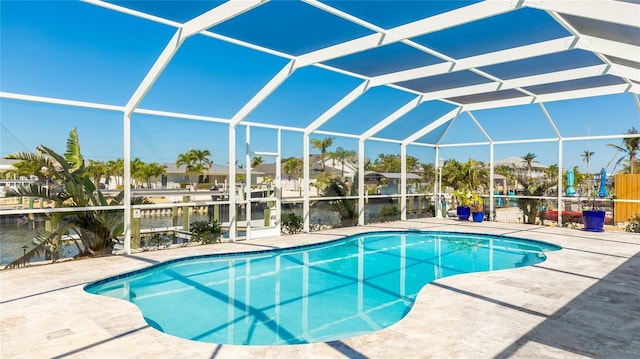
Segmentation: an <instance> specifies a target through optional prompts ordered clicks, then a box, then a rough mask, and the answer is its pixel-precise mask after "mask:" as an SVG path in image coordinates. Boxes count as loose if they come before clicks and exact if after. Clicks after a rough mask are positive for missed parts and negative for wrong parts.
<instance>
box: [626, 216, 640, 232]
mask: <svg viewBox="0 0 640 359" xmlns="http://www.w3.org/2000/svg"><path fill="white" fill-rule="evenodd" d="M625 231H627V232H631V233H640V214H638V215H636V216H635V217H633V218H632V219H631V221H629V223H628V224H627V227H626V228H625Z"/></svg>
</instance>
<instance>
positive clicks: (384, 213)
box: [378, 205, 400, 222]
mask: <svg viewBox="0 0 640 359" xmlns="http://www.w3.org/2000/svg"><path fill="white" fill-rule="evenodd" d="M378 216H379V217H380V222H389V221H396V220H398V219H400V210H399V209H398V207H396V206H394V205H389V206H384V207H382V209H381V210H380V214H379V215H378Z"/></svg>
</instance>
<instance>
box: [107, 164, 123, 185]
mask: <svg viewBox="0 0 640 359" xmlns="http://www.w3.org/2000/svg"><path fill="white" fill-rule="evenodd" d="M105 176H106V177H107V180H108V179H109V178H111V177H114V178H115V181H116V186H120V185H122V182H121V179H122V178H124V160H123V159H122V158H118V159H116V160H109V161H107V172H106V174H105Z"/></svg>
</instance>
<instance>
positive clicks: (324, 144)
mask: <svg viewBox="0 0 640 359" xmlns="http://www.w3.org/2000/svg"><path fill="white" fill-rule="evenodd" d="M331 145H333V137H325V138H323V139H319V138H313V139H311V148H312V149H314V148H315V149H319V150H320V160H321V161H322V172H324V171H325V164H324V161H325V160H326V159H327V156H328V153H327V149H328V148H329V147H331Z"/></svg>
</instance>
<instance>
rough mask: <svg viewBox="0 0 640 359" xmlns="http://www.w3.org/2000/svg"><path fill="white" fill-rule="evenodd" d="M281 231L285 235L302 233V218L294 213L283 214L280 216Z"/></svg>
mask: <svg viewBox="0 0 640 359" xmlns="http://www.w3.org/2000/svg"><path fill="white" fill-rule="evenodd" d="M280 222H281V223H282V225H281V231H282V233H285V234H294V233H299V232H301V231H302V226H303V223H302V216H298V215H296V214H295V213H283V214H282V215H281V216H280Z"/></svg>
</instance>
